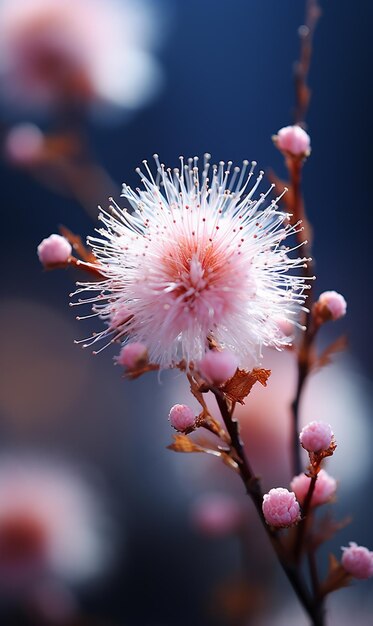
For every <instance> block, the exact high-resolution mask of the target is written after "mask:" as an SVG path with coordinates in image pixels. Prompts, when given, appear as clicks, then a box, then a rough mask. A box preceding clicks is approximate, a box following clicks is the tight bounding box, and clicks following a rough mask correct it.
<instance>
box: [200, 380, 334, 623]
mask: <svg viewBox="0 0 373 626" xmlns="http://www.w3.org/2000/svg"><path fill="white" fill-rule="evenodd" d="M211 391H212V393H213V394H214V396H215V398H216V401H217V404H218V407H219V410H220V413H221V416H222V418H223V420H224V423H225V426H226V428H227V431H228V433H229V436H230V438H231V445H232V448H233V451H234V454H235V457H234V458H235V460H236V461H237V463H238V466H239V471H240V476H241V479H242V482H243V483H244V485H245V488H246V492H247V494H248V495H249V496H250V498H251V500H252V501H253V503H254V506H255V508H256V510H257V512H258V515H259V518H260V521H261V523H262V525H263V528H264V530H265V531H266V533H267V535H268V537H269V539H270V541H271V544H272V546H273V549H274V551H275V553H276V556H277V558H278V561H279V563H280V565H281V567H282V569H283V571H284V573H285V575H286V576H287V578H288V580H289V582H290V584H291V585H292V587H293V589H294V591H295V593H296V595H297V597H298V599H299V601H300V602H301V604H302V606H303V607H304V609H305V610H306V611H307V613H308V615H309V616H310V618H311V620H312V624H313V626H324V621H323V616H322V614H319V613H320V612H319V610H318V609H317V607H315V605H314V602H313V599H312V597H311V595H310V593H309V591H308V589H307V587H306V585H305V582H304V580H303V577H302V575H301V572H300V571H299V568H298V567H297V566H296V565H293V564H290V563H288V562H287V559H286V555H285V552H284V547H283V545H282V543H281V541H280V538H279V536H278V533H277V531H276V530H275V529H274V528H272V527H271V526H269V525H268V524H267V523H266V520H265V518H264V514H263V510H262V502H263V493H262V489H261V486H260V482H259V479H258V477H257V476H256V475H255V474H254V471H253V469H252V467H251V465H250V463H249V460H248V458H247V456H246V453H245V450H244V446H243V443H242V441H241V438H240V432H239V425H238V422H237V420H236V419H235V418H233V417H232V411H231V410H230V408H229V406H228V403H227V400H226V398H225V396H224V394H223V393H222V391H220V389H218V388H215V387H212V388H211ZM316 609H317V610H316Z"/></svg>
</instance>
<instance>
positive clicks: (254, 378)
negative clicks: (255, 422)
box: [221, 369, 271, 404]
mask: <svg viewBox="0 0 373 626" xmlns="http://www.w3.org/2000/svg"><path fill="white" fill-rule="evenodd" d="M270 374H271V370H265V369H253V370H251V372H247V371H246V370H240V369H238V370H237V371H236V373H235V374H234V376H232V378H230V379H229V380H227V382H226V383H225V384H224V386H223V387H222V388H221V390H222V392H223V393H224V394H225V395H226V396H227V397H228V398H229V400H231V401H232V402H239V403H240V404H244V401H243V400H244V398H246V396H248V395H249V393H250V391H251V389H252V388H253V386H254V385H255V383H257V382H259V383H260V384H261V385H263V387H266V385H267V380H268V378H269V376H270Z"/></svg>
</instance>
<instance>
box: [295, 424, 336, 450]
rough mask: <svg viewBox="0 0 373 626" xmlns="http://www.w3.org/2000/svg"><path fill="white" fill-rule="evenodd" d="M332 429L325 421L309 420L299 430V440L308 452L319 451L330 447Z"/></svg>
mask: <svg viewBox="0 0 373 626" xmlns="http://www.w3.org/2000/svg"><path fill="white" fill-rule="evenodd" d="M332 439H333V431H332V428H331V426H330V424H326V423H325V422H310V423H309V424H307V425H306V426H305V427H304V428H303V429H302V430H301V432H300V435H299V441H300V443H301V445H302V446H303V448H304V449H305V450H308V452H320V451H321V450H327V449H328V448H329V447H330V444H331V443H332Z"/></svg>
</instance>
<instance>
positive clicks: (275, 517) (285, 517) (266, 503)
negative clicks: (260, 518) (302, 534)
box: [262, 487, 300, 528]
mask: <svg viewBox="0 0 373 626" xmlns="http://www.w3.org/2000/svg"><path fill="white" fill-rule="evenodd" d="M262 509H263V514H264V517H265V520H266V522H267V524H270V526H275V527H276V528H286V527H287V526H293V524H296V523H297V522H298V521H299V520H300V507H299V503H298V502H297V500H296V498H295V494H294V493H293V492H292V491H288V490H287V489H283V488H282V487H277V488H276V489H271V490H270V491H269V492H268V493H266V494H265V495H264V496H263V505H262Z"/></svg>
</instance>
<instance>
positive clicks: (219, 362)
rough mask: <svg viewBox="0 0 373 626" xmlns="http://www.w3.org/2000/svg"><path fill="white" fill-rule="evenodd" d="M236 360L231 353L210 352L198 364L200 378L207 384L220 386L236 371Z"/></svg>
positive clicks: (225, 351) (224, 351) (226, 351)
mask: <svg viewBox="0 0 373 626" xmlns="http://www.w3.org/2000/svg"><path fill="white" fill-rule="evenodd" d="M237 365H238V359H237V357H236V355H235V354H233V352H230V351H229V350H223V351H222V352H218V351H217V350H210V351H209V352H207V354H206V355H205V356H204V357H203V359H202V360H201V361H200V362H199V364H198V370H199V373H200V374H201V376H202V378H204V379H205V380H206V381H207V382H209V383H212V384H216V385H221V384H222V383H224V382H225V381H226V380H228V379H229V378H231V377H232V376H233V374H234V373H235V372H236V370H237Z"/></svg>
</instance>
